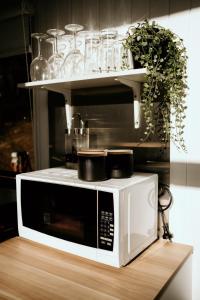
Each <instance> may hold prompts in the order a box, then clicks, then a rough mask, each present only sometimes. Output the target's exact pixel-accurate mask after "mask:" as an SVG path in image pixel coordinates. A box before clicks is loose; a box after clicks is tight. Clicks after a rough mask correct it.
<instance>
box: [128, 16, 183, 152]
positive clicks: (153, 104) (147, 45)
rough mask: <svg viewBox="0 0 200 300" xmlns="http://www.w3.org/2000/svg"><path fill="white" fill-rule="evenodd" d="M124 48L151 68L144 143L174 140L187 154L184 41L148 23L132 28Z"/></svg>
mask: <svg viewBox="0 0 200 300" xmlns="http://www.w3.org/2000/svg"><path fill="white" fill-rule="evenodd" d="M124 47H125V48H126V49H130V51H131V52H132V56H133V61H134V65H135V67H136V65H137V64H139V66H140V67H141V68H146V69H147V75H146V78H145V83H144V85H143V90H142V100H141V103H142V110H143V112H144V120H145V123H146V130H145V132H144V135H145V136H144V138H142V141H144V140H147V139H149V138H150V137H151V136H152V135H155V134H156V135H157V136H158V137H159V139H160V141H161V143H164V144H166V143H168V142H169V140H170V139H171V140H172V141H173V142H174V143H175V144H176V146H177V147H178V148H179V149H183V150H184V151H186V146H185V141H184V138H183V135H184V127H185V125H184V120H185V110H186V101H185V96H186V89H187V84H186V79H187V76H186V64H187V55H186V48H185V47H184V45H183V40H182V39H181V38H179V37H178V36H177V35H176V34H174V33H173V32H172V31H170V30H169V29H166V28H163V27H161V26H159V25H158V24H156V23H155V22H152V23H151V24H150V23H149V21H148V20H145V21H144V22H142V23H138V24H137V25H136V26H135V27H131V28H130V29H129V35H128V37H127V39H126V40H125V42H124Z"/></svg>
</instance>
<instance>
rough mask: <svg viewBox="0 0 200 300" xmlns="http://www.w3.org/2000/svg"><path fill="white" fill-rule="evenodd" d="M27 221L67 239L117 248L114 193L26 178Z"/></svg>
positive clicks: (23, 189) (24, 219) (24, 204)
mask: <svg viewBox="0 0 200 300" xmlns="http://www.w3.org/2000/svg"><path fill="white" fill-rule="evenodd" d="M21 205H22V222H23V225H24V226H26V227H28V228H30V229H33V230H36V231H39V232H42V233H45V234H48V235H51V236H54V237H57V238H61V239H63V240H66V241H70V242H74V243H78V244H81V245H86V246H90V247H93V248H101V249H106V250H111V251H112V249H113V238H114V209H113V195H112V194H111V193H107V192H101V191H100V192H99V191H97V190H92V189H85V188H80V187H74V186H69V185H59V184H53V183H47V182H37V181H29V180H22V183H21Z"/></svg>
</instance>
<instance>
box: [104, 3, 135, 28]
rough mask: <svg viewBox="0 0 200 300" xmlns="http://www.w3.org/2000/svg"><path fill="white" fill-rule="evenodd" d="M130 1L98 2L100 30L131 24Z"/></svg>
mask: <svg viewBox="0 0 200 300" xmlns="http://www.w3.org/2000/svg"><path fill="white" fill-rule="evenodd" d="M131 11H132V1H131V0H126V1H124V0H118V1H116V0H100V2H99V25H100V29H103V28H106V27H115V26H120V25H125V24H130V23H131Z"/></svg>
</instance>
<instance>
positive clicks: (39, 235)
mask: <svg viewBox="0 0 200 300" xmlns="http://www.w3.org/2000/svg"><path fill="white" fill-rule="evenodd" d="M16 182H17V214H18V230H19V236H21V237H24V238H27V239H30V240H33V241H35V242H38V243H41V244H44V245H48V246H50V247H54V248H56V249H59V250H63V251H66V252H69V253H73V254H76V255H79V256H82V257H85V258H88V259H92V260H95V261H97V262H101V263H105V264H108V265H111V266H115V267H121V266H124V265H126V264H127V263H128V262H129V261H131V260H132V259H133V258H134V257H135V256H136V255H138V254H139V253H140V252H141V251H143V250H144V249H145V248H146V247H148V246H149V245H150V244H151V243H153V241H155V240H156V239H157V219H158V176H157V175H156V174H146V173H135V174H134V175H133V176H132V177H131V178H126V179H109V180H106V181H101V182H85V181H82V180H79V179H78V177H77V171H76V170H68V169H65V168H51V169H45V170H40V171H34V172H30V173H24V174H19V175H17V176H16Z"/></svg>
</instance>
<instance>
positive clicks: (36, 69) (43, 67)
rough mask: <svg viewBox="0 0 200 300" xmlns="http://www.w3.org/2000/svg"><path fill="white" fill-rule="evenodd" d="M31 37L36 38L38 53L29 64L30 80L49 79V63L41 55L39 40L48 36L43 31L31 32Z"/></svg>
mask: <svg viewBox="0 0 200 300" xmlns="http://www.w3.org/2000/svg"><path fill="white" fill-rule="evenodd" d="M31 37H32V38H35V39H37V45H38V53H37V56H36V57H35V58H34V59H33V60H32V62H31V64H30V75H31V80H32V81H35V80H46V79H49V64H48V61H47V59H46V58H45V57H44V56H43V55H42V52H41V42H42V40H44V39H46V38H47V37H48V35H47V34H44V33H32V34H31Z"/></svg>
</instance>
